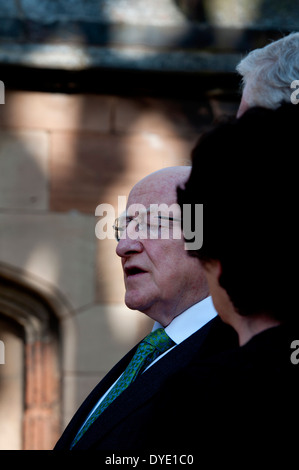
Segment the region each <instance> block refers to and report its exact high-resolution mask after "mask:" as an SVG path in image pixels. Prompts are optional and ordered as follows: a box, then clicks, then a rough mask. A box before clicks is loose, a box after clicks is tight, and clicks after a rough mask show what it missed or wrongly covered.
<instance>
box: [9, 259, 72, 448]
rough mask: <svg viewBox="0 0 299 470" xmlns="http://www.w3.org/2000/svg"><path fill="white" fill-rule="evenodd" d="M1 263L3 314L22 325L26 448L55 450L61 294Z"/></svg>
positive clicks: (59, 394) (59, 377)
mask: <svg viewBox="0 0 299 470" xmlns="http://www.w3.org/2000/svg"><path fill="white" fill-rule="evenodd" d="M56 294H57V293H56V292H53V290H52V289H51V288H49V287H48V286H47V287H45V286H40V285H39V283H38V281H37V280H36V279H33V278H31V277H29V276H28V274H26V273H24V272H23V271H19V270H15V269H12V268H10V267H8V266H6V265H3V264H2V263H0V313H1V315H2V316H3V318H5V317H6V318H8V319H10V320H11V321H13V322H15V324H17V325H19V326H20V327H21V328H22V330H23V341H24V345H23V348H24V363H23V364H24V369H23V390H24V392H23V413H22V417H21V419H22V424H21V426H22V445H21V447H22V449H23V450H47V449H52V448H53V445H54V444H55V442H56V440H57V438H58V437H59V434H60V416H61V390H60V388H61V372H60V370H61V366H60V362H61V361H60V351H59V344H60V337H59V322H58V316H59V315H60V314H61V312H59V314H57V313H58V312H57V309H58V310H59V309H60V310H61V309H65V308H66V307H65V305H64V303H63V302H61V301H60V299H59V295H58V294H57V295H56Z"/></svg>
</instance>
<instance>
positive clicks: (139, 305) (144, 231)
mask: <svg viewBox="0 0 299 470" xmlns="http://www.w3.org/2000/svg"><path fill="white" fill-rule="evenodd" d="M189 173H190V168H189V167H171V168H166V169H163V170H159V171H157V172H155V173H153V174H151V175H149V176H147V177H146V178H144V179H143V180H141V181H140V182H138V183H137V184H136V185H135V186H134V188H133V189H132V191H131V193H130V195H129V198H128V204H127V211H126V214H125V215H124V216H121V217H120V218H119V220H118V221H117V223H116V235H117V239H118V245H117V248H116V252H117V254H118V256H120V258H121V260H122V267H123V271H124V280H125V287H126V294H125V303H126V305H127V306H128V307H129V308H131V309H136V310H139V311H141V312H143V313H144V314H146V315H148V316H149V317H150V318H152V319H153V320H155V324H154V327H153V330H152V332H151V333H150V334H149V335H148V336H147V337H146V338H145V339H144V340H143V341H142V342H141V343H139V345H137V346H136V347H135V348H133V349H132V350H131V351H130V352H129V353H128V354H127V355H126V356H125V357H124V358H123V359H122V360H121V361H120V362H119V363H118V364H117V365H116V366H115V367H114V368H113V369H112V370H111V371H110V372H109V373H108V374H107V376H106V377H105V378H104V379H103V380H102V381H101V382H100V383H99V384H98V385H97V386H96V388H95V389H94V390H93V391H92V393H91V394H90V395H89V396H88V397H87V399H86V400H85V402H84V403H83V405H82V406H81V407H80V408H79V410H78V411H77V413H76V414H75V416H74V417H73V419H72V420H71V422H70V424H69V425H68V427H67V428H66V430H65V432H64V433H63V435H62V437H61V438H60V440H59V441H58V443H57V444H56V447H55V449H91V450H93V449H95V450H128V449H136V448H138V447H139V448H143V440H142V436H143V434H144V435H145V433H146V422H147V421H148V419H149V417H150V416H151V414H152V412H153V410H154V409H155V406H156V403H157V402H159V392H160V389H161V387H162V386H163V384H164V383H165V381H166V379H168V378H169V377H171V376H172V375H173V374H175V373H176V372H178V371H179V370H181V369H182V368H184V367H185V366H186V365H187V364H188V363H189V362H190V361H191V360H192V358H193V357H194V356H195V355H197V356H198V355H199V357H201V356H202V357H206V356H208V355H210V354H214V353H217V352H218V351H219V350H222V349H225V348H227V347H230V346H231V345H232V344H234V342H235V341H236V336H235V333H234V331H233V330H232V329H231V328H230V327H228V326H227V325H225V324H224V323H222V321H221V320H220V319H219V317H217V313H216V311H215V310H214V307H213V304H212V301H211V298H210V297H209V292H208V286H207V281H206V278H205V275H204V270H203V268H202V266H201V264H200V263H199V262H198V259H195V258H192V257H190V256H189V255H188V252H187V251H186V250H185V249H184V239H183V236H182V232H181V228H180V218H179V214H176V213H175V210H176V209H175V207H172V209H173V211H167V208H169V207H170V206H172V204H175V203H176V188H177V186H178V185H182V184H184V182H185V181H186V180H187V178H188V176H189ZM161 204H164V206H161ZM163 207H164V209H163ZM136 208H138V209H140V208H143V209H144V210H143V212H142V210H139V211H138V217H136ZM158 208H159V210H157V209H158ZM163 211H164V212H165V213H164V212H163ZM149 222H150V223H149ZM178 234H179V236H177V235H178ZM174 412H175V410H174ZM144 446H146V442H145V441H144Z"/></svg>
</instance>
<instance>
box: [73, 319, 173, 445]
mask: <svg viewBox="0 0 299 470" xmlns="http://www.w3.org/2000/svg"><path fill="white" fill-rule="evenodd" d="M174 345H175V343H174V341H172V339H171V338H169V336H167V333H165V331H164V329H163V328H158V329H157V330H155V331H153V332H152V333H150V334H149V335H148V336H146V337H145V338H144V340H143V341H142V342H141V343H140V344H139V346H138V348H137V350H136V352H135V354H134V356H133V358H132V360H131V362H130V363H129V365H128V367H127V368H126V370H125V371H124V373H123V375H122V376H121V378H120V379H119V380H118V381H117V383H116V384H115V385H114V387H113V388H112V389H111V390H110V392H109V393H108V394H107V395H106V397H105V398H104V400H103V401H102V402H101V404H100V405H99V406H98V407H97V408H96V409H95V411H94V413H92V415H91V416H90V417H89V418H88V420H87V421H86V422H85V424H84V426H82V428H81V429H80V430H79V432H78V434H77V435H76V437H75V439H74V440H73V442H72V445H71V449H72V448H73V447H74V446H75V444H76V443H77V442H78V441H79V439H81V437H82V436H83V434H84V433H85V432H86V431H87V429H88V428H89V427H90V426H91V425H92V423H93V422H94V421H95V420H96V419H97V418H98V417H99V416H100V414H101V413H102V412H103V411H104V410H105V409H106V408H107V406H108V405H110V403H112V402H113V400H115V398H117V397H118V396H119V395H120V394H121V393H122V392H123V391H124V390H125V389H126V388H127V387H128V386H129V385H130V384H131V383H132V382H134V380H135V379H136V378H137V376H138V374H140V373H141V372H142V371H143V370H144V369H146V367H147V366H148V365H149V364H150V363H151V362H152V361H153V360H154V359H156V357H158V356H159V355H160V354H162V353H163V352H165V351H167V349H169V348H171V347H172V346H174Z"/></svg>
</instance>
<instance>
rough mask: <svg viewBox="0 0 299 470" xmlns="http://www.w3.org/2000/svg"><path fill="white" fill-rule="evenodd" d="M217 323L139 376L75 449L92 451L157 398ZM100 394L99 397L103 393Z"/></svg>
mask: <svg viewBox="0 0 299 470" xmlns="http://www.w3.org/2000/svg"><path fill="white" fill-rule="evenodd" d="M213 322H214V320H211V321H210V322H209V323H207V324H206V325H205V326H204V327H203V328H201V329H200V330H199V331H197V332H196V333H194V334H193V335H191V336H190V337H189V338H188V339H186V340H185V341H183V342H182V343H181V344H179V345H178V346H176V347H175V348H174V349H172V350H171V351H170V352H169V353H167V354H166V355H165V356H164V357H162V358H161V359H160V360H159V361H158V362H156V363H155V364H154V365H153V366H152V367H150V368H149V369H148V370H147V371H146V372H144V373H143V374H142V375H141V376H140V377H138V379H137V380H136V381H135V382H133V384H131V385H130V386H129V387H128V388H127V389H126V390H125V391H124V392H122V394H121V395H120V396H119V397H118V398H117V399H116V400H115V401H114V402H113V403H111V404H110V405H109V407H108V408H107V409H106V410H105V411H104V412H103V413H102V414H101V415H100V416H99V418H98V419H97V420H96V421H95V422H94V423H93V424H92V426H91V427H90V428H89V429H88V430H87V431H86V433H85V434H84V435H83V436H82V438H81V439H80V440H79V442H78V443H77V445H76V446H75V449H78V450H79V449H88V448H90V447H92V445H93V444H95V443H96V442H97V441H100V440H101V439H102V438H103V436H104V435H105V434H106V433H108V432H109V431H110V430H111V429H112V428H113V427H114V426H115V425H117V423H118V422H119V421H121V420H122V419H124V418H125V417H126V416H128V415H129V414H130V413H132V412H133V411H134V410H135V409H136V408H138V407H139V406H141V405H142V404H143V403H145V402H146V401H147V400H149V399H150V398H151V397H153V395H155V394H156V393H157V392H158V391H159V390H160V387H161V385H162V383H163V382H164V381H165V380H166V379H167V378H168V377H170V376H171V375H172V374H174V373H175V372H177V371H178V370H180V369H182V368H183V367H184V366H185V365H186V364H187V363H188V362H190V360H191V359H192V356H193V354H194V353H195V352H196V351H197V350H198V348H200V346H201V344H202V343H203V342H204V340H205V338H206V336H207V334H208V332H209V330H210V328H211V326H212V325H213ZM135 349H136V348H135ZM132 355H133V353H132V354H130V358H131V357H132ZM125 357H127V356H125ZM124 359H125V358H124ZM129 360H130V359H128V360H127V361H126V363H128V362H129ZM121 362H122V361H121ZM125 367H126V366H124V368H125ZM112 371H113V370H112ZM112 371H111V373H112ZM109 375H110V374H109ZM116 378H117V377H116ZM115 380H116V379H115ZM95 391H96V389H95ZM104 391H106V390H104ZM103 393H104V392H103ZM97 395H99V393H98V394H97ZM99 396H101V395H99ZM96 401H97V400H93V405H92V406H90V409H91V408H92V407H93V406H94V404H95V403H96ZM85 418H86V414H85V415H84V419H85Z"/></svg>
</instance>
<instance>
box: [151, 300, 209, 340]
mask: <svg viewBox="0 0 299 470" xmlns="http://www.w3.org/2000/svg"><path fill="white" fill-rule="evenodd" d="M216 316H217V312H216V310H215V307H214V305H213V301H212V297H211V296H209V297H206V298H205V299H204V300H201V301H200V302H198V303H197V304H194V305H192V307H190V308H188V309H187V310H185V311H184V312H183V313H181V314H180V315H178V316H177V317H175V318H174V319H173V320H172V322H171V323H169V325H167V326H166V328H164V329H165V332H166V333H167V335H168V336H169V337H170V338H171V339H172V340H173V341H174V342H175V343H176V344H180V343H181V342H182V341H184V340H185V339H187V338H189V336H191V335H192V334H193V333H195V332H196V331H197V330H199V329H200V328H202V327H203V326H204V325H205V324H206V323H208V322H209V321H210V320H212V319H213V318H215V317H216ZM157 328H163V327H162V325H160V323H159V322H157V321H156V322H155V323H154V326H153V329H152V331H155V330H156V329H157Z"/></svg>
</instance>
